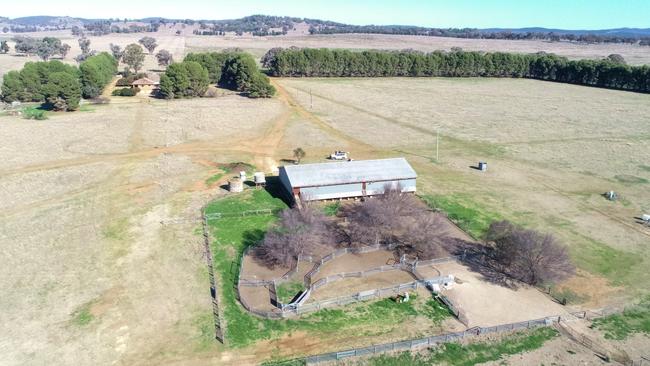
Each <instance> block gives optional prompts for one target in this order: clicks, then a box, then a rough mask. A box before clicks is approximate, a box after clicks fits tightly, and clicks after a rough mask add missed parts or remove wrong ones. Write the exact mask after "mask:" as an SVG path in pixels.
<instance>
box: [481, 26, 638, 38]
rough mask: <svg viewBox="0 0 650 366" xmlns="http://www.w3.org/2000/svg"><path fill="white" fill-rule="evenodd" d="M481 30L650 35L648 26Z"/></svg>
mask: <svg viewBox="0 0 650 366" xmlns="http://www.w3.org/2000/svg"><path fill="white" fill-rule="evenodd" d="M480 31H481V32H513V33H528V32H532V33H557V34H575V35H583V34H596V35H607V36H617V37H648V36H650V28H613V29H593V30H584V29H581V30H579V29H553V28H541V27H528V28H485V29H480Z"/></svg>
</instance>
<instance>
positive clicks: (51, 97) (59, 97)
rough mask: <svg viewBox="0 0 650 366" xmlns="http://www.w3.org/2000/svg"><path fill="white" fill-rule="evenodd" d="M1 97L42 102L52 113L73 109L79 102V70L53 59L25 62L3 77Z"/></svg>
mask: <svg viewBox="0 0 650 366" xmlns="http://www.w3.org/2000/svg"><path fill="white" fill-rule="evenodd" d="M2 97H3V99H4V100H5V101H7V102H13V101H22V102H41V103H43V104H45V105H46V106H47V107H49V108H52V109H55V110H62V111H69V110H75V109H77V108H78V107H79V101H80V100H81V82H80V72H79V69H78V68H77V67H75V66H70V65H66V64H64V63H62V62H60V61H56V60H54V61H47V62H28V63H26V64H25V66H24V67H23V69H22V70H20V71H9V72H8V73H6V74H5V76H4V79H3V82H2Z"/></svg>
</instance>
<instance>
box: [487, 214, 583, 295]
mask: <svg viewBox="0 0 650 366" xmlns="http://www.w3.org/2000/svg"><path fill="white" fill-rule="evenodd" d="M487 238H488V240H490V241H491V242H492V243H493V245H494V246H493V248H494V251H493V253H494V259H495V260H496V261H497V262H499V263H500V264H501V265H502V266H503V271H504V272H505V273H506V274H508V275H509V276H510V277H512V278H515V279H517V280H520V281H522V282H525V283H528V284H531V285H538V284H542V283H549V282H555V281H559V280H563V279H565V278H567V277H569V276H570V275H572V274H573V273H574V271H575V267H574V266H573V264H572V263H571V260H570V258H569V254H568V251H567V248H566V247H565V246H564V245H562V244H561V243H560V242H559V241H558V240H557V239H556V238H555V237H554V236H553V235H551V234H542V233H539V232H537V231H534V230H526V229H523V228H520V227H517V226H515V225H513V224H512V223H510V222H508V221H501V222H497V223H493V224H492V225H490V229H489V230H488V235H487Z"/></svg>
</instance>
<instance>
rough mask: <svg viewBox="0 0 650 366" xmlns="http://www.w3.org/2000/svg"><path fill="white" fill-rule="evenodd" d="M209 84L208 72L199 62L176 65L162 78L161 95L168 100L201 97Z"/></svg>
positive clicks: (170, 66)
mask: <svg viewBox="0 0 650 366" xmlns="http://www.w3.org/2000/svg"><path fill="white" fill-rule="evenodd" d="M209 83H210V79H209V77H208V71H207V70H206V69H205V68H204V67H203V66H201V64H199V63H198V62H195V61H183V62H179V63H174V64H171V65H169V67H168V68H167V70H166V71H165V73H164V74H163V75H162V76H161V77H160V94H161V95H162V97H163V98H166V99H172V98H183V97H200V96H203V95H204V94H205V92H206V91H207V90H208V86H209Z"/></svg>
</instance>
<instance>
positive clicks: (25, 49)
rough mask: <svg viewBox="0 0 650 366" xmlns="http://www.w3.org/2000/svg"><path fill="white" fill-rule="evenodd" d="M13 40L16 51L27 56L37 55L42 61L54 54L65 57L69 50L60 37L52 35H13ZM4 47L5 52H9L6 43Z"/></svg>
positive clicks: (68, 46)
mask: <svg viewBox="0 0 650 366" xmlns="http://www.w3.org/2000/svg"><path fill="white" fill-rule="evenodd" d="M13 41H14V42H16V45H15V46H14V48H15V49H16V53H22V54H25V55H27V56H29V55H38V56H39V57H40V58H41V59H42V60H43V61H47V60H48V59H49V58H50V57H52V56H55V55H59V56H61V58H65V56H66V55H67V54H68V52H69V51H70V45H68V44H66V43H61V40H60V39H58V38H54V37H44V38H30V37H15V38H14V39H13ZM5 43H6V42H5ZM6 47H7V48H6V52H9V49H8V45H7V46H6ZM6 52H5V53H6Z"/></svg>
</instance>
